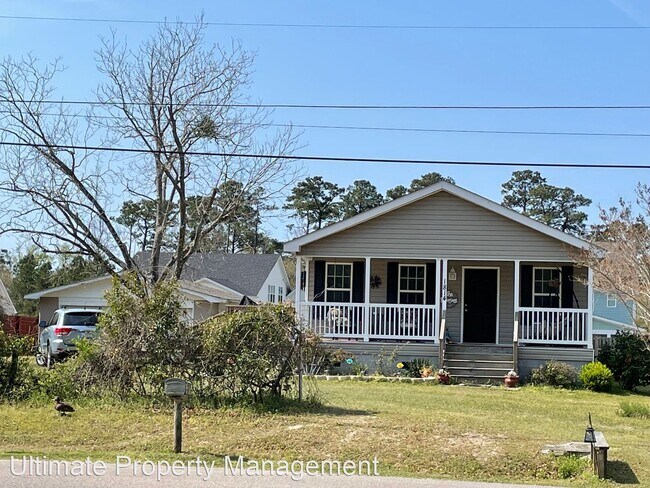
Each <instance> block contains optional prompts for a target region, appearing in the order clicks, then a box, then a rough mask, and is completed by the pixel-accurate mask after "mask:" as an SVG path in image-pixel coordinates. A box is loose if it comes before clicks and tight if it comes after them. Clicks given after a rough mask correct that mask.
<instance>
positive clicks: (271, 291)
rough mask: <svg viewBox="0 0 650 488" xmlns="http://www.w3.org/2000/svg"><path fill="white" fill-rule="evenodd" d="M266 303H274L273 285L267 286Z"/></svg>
mask: <svg viewBox="0 0 650 488" xmlns="http://www.w3.org/2000/svg"><path fill="white" fill-rule="evenodd" d="M268 301H269V302H270V303H275V285H269V296H268Z"/></svg>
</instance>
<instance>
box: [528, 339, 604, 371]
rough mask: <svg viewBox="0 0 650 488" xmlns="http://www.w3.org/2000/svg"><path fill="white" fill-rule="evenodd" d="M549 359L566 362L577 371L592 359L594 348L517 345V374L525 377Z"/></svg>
mask: <svg viewBox="0 0 650 488" xmlns="http://www.w3.org/2000/svg"><path fill="white" fill-rule="evenodd" d="M551 359H553V360H555V361H560V362H562V363H568V364H570V365H571V366H573V367H574V368H576V369H577V370H578V371H579V370H580V368H582V366H584V365H585V364H587V363H589V362H591V361H593V360H594V350H593V349H587V348H576V347H531V346H519V371H518V373H519V375H520V376H522V377H524V378H525V377H527V376H529V375H530V373H531V371H532V370H533V368H538V367H540V366H541V365H543V364H545V363H546V362H548V361H550V360H551Z"/></svg>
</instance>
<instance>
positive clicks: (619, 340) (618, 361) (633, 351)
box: [598, 331, 650, 390]
mask: <svg viewBox="0 0 650 488" xmlns="http://www.w3.org/2000/svg"><path fill="white" fill-rule="evenodd" d="M598 360H599V361H600V362H601V363H603V364H604V365H605V366H607V367H608V368H609V369H610V370H611V371H612V373H613V375H614V379H615V380H616V381H618V382H619V383H620V384H621V386H622V387H623V388H625V389H626V390H633V389H634V388H636V387H637V386H643V385H650V350H648V348H647V347H646V344H645V342H644V341H643V338H642V337H641V336H640V335H639V334H638V333H637V332H628V331H624V332H617V333H616V335H615V336H614V338H613V339H612V344H611V345H610V344H606V345H605V346H603V348H602V349H601V351H600V354H599V355H598Z"/></svg>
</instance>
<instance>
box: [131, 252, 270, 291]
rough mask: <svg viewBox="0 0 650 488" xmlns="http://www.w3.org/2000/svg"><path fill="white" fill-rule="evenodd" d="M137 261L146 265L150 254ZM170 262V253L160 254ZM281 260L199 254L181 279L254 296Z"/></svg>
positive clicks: (263, 256) (253, 256) (188, 262)
mask: <svg viewBox="0 0 650 488" xmlns="http://www.w3.org/2000/svg"><path fill="white" fill-rule="evenodd" d="M135 259H136V260H137V261H138V262H140V263H145V262H146V260H147V253H139V254H138V255H137V256H136V257H135ZM170 259H171V254H170V253H161V255H160V262H161V263H166V262H169V260H170ZM278 259H281V257H280V255H279V254H225V253H217V252H210V253H196V254H193V255H192V256H191V257H190V258H189V260H188V261H187V263H185V267H184V268H183V274H182V276H181V279H183V280H188V281H199V280H201V279H204V278H208V279H210V280H211V281H213V282H215V283H220V284H222V285H223V286H225V287H226V288H228V289H230V290H234V291H236V292H237V293H241V294H242V295H246V296H250V297H253V296H256V295H257V294H258V293H259V291H260V289H261V288H262V285H263V284H264V282H265V281H266V279H267V278H268V276H269V273H271V270H272V269H273V266H275V263H277V262H278Z"/></svg>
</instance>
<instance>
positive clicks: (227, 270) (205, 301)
mask: <svg viewBox="0 0 650 488" xmlns="http://www.w3.org/2000/svg"><path fill="white" fill-rule="evenodd" d="M163 260H164V259H163ZM111 283H112V278H111V277H110V276H101V277H99V278H93V279H89V280H84V281H80V282H77V283H72V284H70V285H65V286H59V287H57V288H51V289H49V290H43V291H39V292H36V293H30V294H29V295H26V296H25V298H26V299H32V300H40V314H39V315H40V320H48V319H49V318H50V317H51V316H52V314H53V313H54V311H55V310H56V309H58V308H66V307H104V306H106V300H105V299H104V294H105V293H106V291H107V290H109V289H110V287H111ZM288 290H289V279H288V277H287V272H286V270H285V268H284V264H283V262H282V258H281V257H280V256H279V255H277V254H221V253H204V254H200V253H199V254H195V255H193V256H192V257H191V258H190V259H189V261H188V262H187V264H186V266H185V270H184V272H183V276H182V279H181V281H180V291H181V294H182V295H183V297H184V299H185V300H184V303H183V308H184V310H185V311H186V313H187V315H188V316H189V317H191V318H193V319H196V320H203V319H206V318H208V317H211V316H213V315H216V314H217V313H220V312H224V311H228V310H232V309H235V308H237V307H240V306H245V305H249V304H255V303H265V302H273V303H278V302H281V301H283V299H284V297H285V296H286V293H287V291H288Z"/></svg>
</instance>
